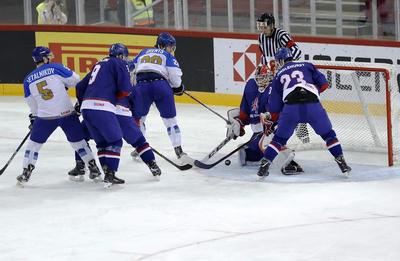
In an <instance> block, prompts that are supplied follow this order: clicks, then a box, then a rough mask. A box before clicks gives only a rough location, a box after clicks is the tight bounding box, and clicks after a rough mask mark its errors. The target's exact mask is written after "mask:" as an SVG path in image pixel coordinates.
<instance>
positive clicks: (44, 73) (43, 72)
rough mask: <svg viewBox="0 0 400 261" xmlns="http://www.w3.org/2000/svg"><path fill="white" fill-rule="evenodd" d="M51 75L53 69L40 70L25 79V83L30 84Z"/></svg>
mask: <svg viewBox="0 0 400 261" xmlns="http://www.w3.org/2000/svg"><path fill="white" fill-rule="evenodd" d="M51 74H54V68H47V69H44V70H40V71H38V72H35V73H33V74H31V75H29V77H28V78H27V80H26V81H27V82H28V83H31V82H33V81H35V80H37V79H40V78H43V77H45V76H47V75H51Z"/></svg>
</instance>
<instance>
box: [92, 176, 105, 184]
mask: <svg viewBox="0 0 400 261" xmlns="http://www.w3.org/2000/svg"><path fill="white" fill-rule="evenodd" d="M91 180H92V181H93V182H94V183H99V182H103V181H104V180H103V179H102V178H101V177H100V176H99V177H96V178H93V179H91Z"/></svg>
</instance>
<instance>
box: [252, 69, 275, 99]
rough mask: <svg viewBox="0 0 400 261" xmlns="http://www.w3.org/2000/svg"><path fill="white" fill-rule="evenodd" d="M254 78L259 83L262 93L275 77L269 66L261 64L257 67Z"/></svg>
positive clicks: (259, 89)
mask: <svg viewBox="0 0 400 261" xmlns="http://www.w3.org/2000/svg"><path fill="white" fill-rule="evenodd" d="M254 78H255V80H256V83H257V85H258V91H259V92H261V93H262V92H264V91H265V89H266V88H267V87H268V86H269V84H270V83H271V81H272V79H273V78H274V77H273V74H272V71H271V70H270V69H269V68H268V66H266V65H261V66H258V67H257V69H256V73H255V75H254Z"/></svg>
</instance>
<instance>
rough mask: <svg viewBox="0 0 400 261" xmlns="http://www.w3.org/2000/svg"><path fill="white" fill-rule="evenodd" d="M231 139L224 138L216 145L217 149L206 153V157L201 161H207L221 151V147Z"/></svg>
mask: <svg viewBox="0 0 400 261" xmlns="http://www.w3.org/2000/svg"><path fill="white" fill-rule="evenodd" d="M231 139H232V138H231V137H230V136H229V137H226V138H225V139H224V140H223V141H222V142H221V143H220V144H218V146H217V147H215V148H214V149H213V150H212V151H211V152H210V153H208V155H207V156H205V157H204V158H203V160H202V161H207V160H209V159H210V158H211V157H212V156H214V155H215V153H217V152H218V151H219V150H220V149H222V147H224V146H225V145H226V144H227V143H228V142H229V141H230V140H231Z"/></svg>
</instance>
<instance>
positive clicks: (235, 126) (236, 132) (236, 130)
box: [226, 118, 246, 140]
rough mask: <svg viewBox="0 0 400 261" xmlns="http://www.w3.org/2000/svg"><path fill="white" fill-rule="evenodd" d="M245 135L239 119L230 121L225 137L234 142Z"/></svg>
mask: <svg viewBox="0 0 400 261" xmlns="http://www.w3.org/2000/svg"><path fill="white" fill-rule="evenodd" d="M245 133H246V131H245V130H244V124H243V123H242V121H241V120H240V119H239V118H234V119H232V121H231V123H230V124H228V126H227V130H226V137H231V138H232V139H234V140H236V139H237V137H239V136H240V137H241V136H243V135H244V134H245Z"/></svg>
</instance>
